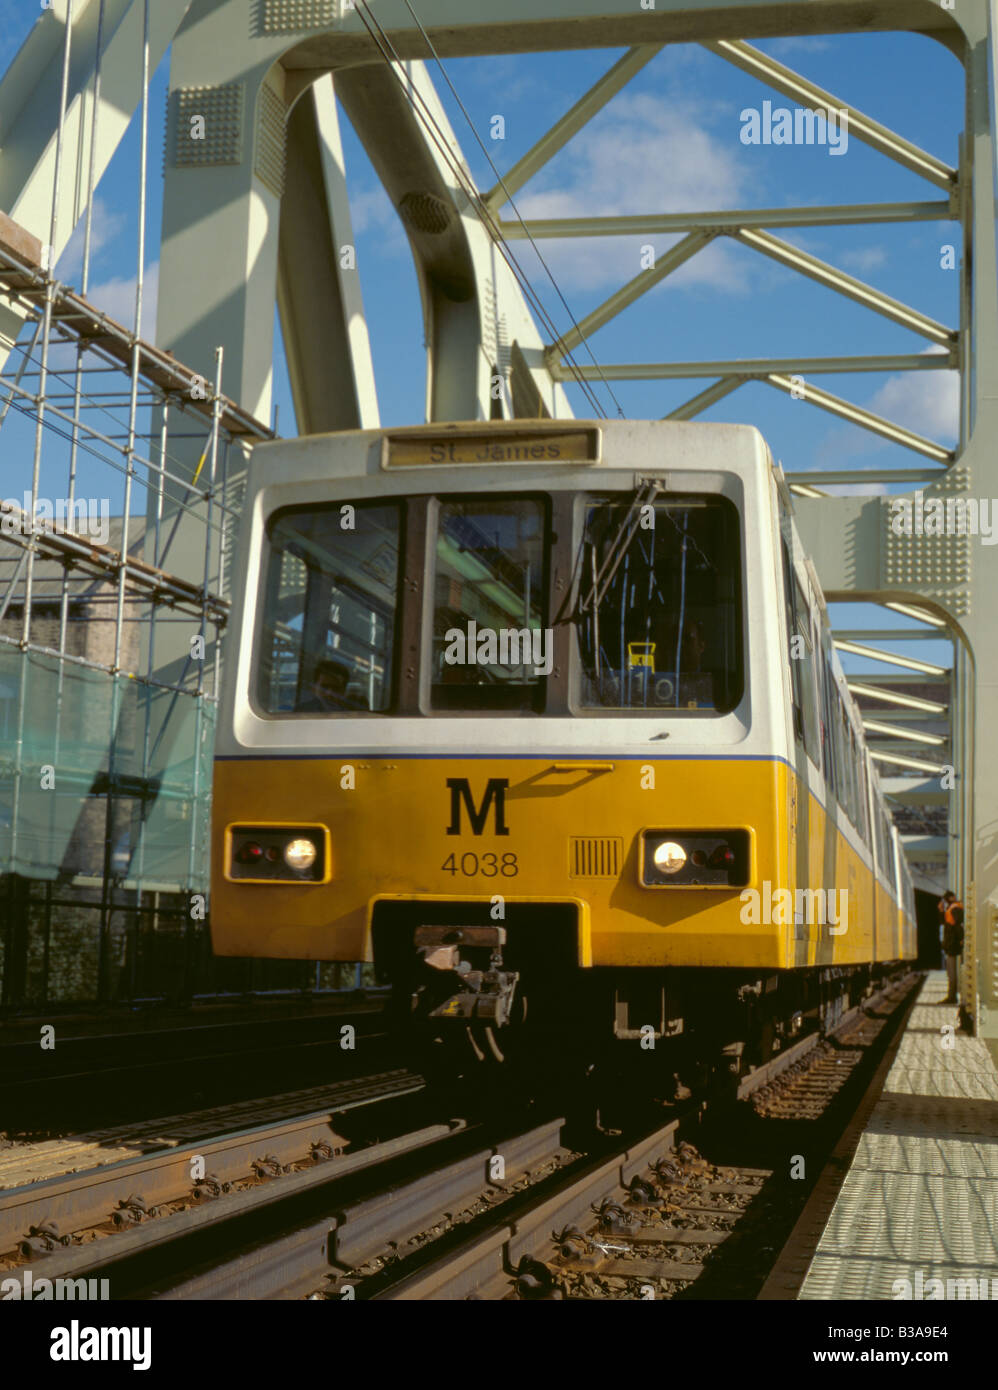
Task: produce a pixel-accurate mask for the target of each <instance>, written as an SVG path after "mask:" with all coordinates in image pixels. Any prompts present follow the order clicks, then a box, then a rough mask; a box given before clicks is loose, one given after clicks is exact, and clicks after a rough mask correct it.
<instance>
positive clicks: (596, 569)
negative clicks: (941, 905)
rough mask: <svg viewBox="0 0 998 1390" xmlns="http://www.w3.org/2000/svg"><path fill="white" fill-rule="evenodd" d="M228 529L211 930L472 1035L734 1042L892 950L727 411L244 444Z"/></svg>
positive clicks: (811, 662)
mask: <svg viewBox="0 0 998 1390" xmlns="http://www.w3.org/2000/svg"><path fill="white" fill-rule="evenodd" d="M240 544H241V549H240V555H239V564H238V572H239V573H240V574H241V575H243V576H244V580H245V587H244V592H243V594H242V595H241V596H240V597H239V598H238V599H237V601H236V604H235V607H234V611H233V615H232V622H231V625H230V631H229V635H228V638H227V647H226V649H225V653H224V656H225V659H224V679H223V698H222V708H221V714H220V723H219V733H218V738H217V745H216V761H215V769H214V803H213V805H214V811H213V884H212V895H211V914H210V915H211V931H212V940H213V946H214V950H215V952H216V953H217V954H221V955H240V956H260V957H290V958H306V959H315V960H348V961H353V960H371V959H373V960H374V961H375V963H376V966H377V968H378V970H379V972H380V973H381V975H382V977H383V978H387V979H390V980H391V982H392V984H393V986H394V1005H395V1008H396V1010H397V1011H398V1013H399V1015H400V1016H401V1017H403V1018H405V1019H406V1020H411V1019H413V1018H415V1019H420V1020H424V1021H426V1022H427V1026H430V1027H439V1028H440V1029H446V1028H448V1027H455V1028H456V1027H459V1026H461V1025H462V1024H463V1025H464V1027H465V1028H466V1029H469V1030H471V1031H472V1032H474V1033H475V1034H481V1035H482V1036H484V1037H486V1038H487V1039H488V1040H489V1042H490V1045H491V1046H492V1047H493V1049H494V1050H498V1051H500V1052H501V1051H502V1050H503V1047H504V1046H505V1044H504V1041H503V1040H504V1039H506V1038H511V1037H513V1036H515V1035H516V1034H517V1031H518V1030H525V1029H527V1030H529V1029H530V1028H533V1027H536V1026H538V1025H547V1026H551V1025H554V1026H555V1027H562V1026H567V1027H569V1028H571V1029H572V1030H573V1031H572V1032H571V1033H570V1034H567V1035H566V1036H569V1037H572V1038H582V1037H589V1038H599V1037H604V1038H617V1039H621V1040H631V1039H635V1040H636V1039H643V1040H649V1039H652V1038H654V1039H656V1040H659V1039H662V1040H665V1039H668V1047H671V1048H672V1049H674V1053H675V1056H676V1057H687V1058H689V1057H692V1056H693V1055H696V1056H698V1057H707V1056H712V1057H728V1058H730V1057H732V1056H735V1057H738V1056H741V1057H743V1058H744V1059H745V1060H756V1059H758V1058H760V1057H765V1056H766V1055H768V1053H769V1052H770V1051H771V1049H772V1048H773V1046H774V1045H778V1043H776V1039H777V1038H779V1036H780V1035H781V1034H787V1033H790V1032H792V1031H794V1030H795V1029H796V1028H797V1027H799V1026H800V1023H801V1020H802V1019H803V1018H805V1017H806V1016H807V1015H808V1014H812V1015H816V1016H818V1017H819V1018H820V1021H821V1022H823V1023H824V1024H826V1025H827V1024H828V1023H829V1022H830V1021H832V1019H833V1018H834V1017H835V1015H836V1014H837V1012H839V1011H841V1009H842V1008H843V1007H844V1006H846V1004H847V1003H848V1001H849V1000H850V999H855V998H857V997H858V995H859V993H860V992H861V991H862V990H863V989H865V988H867V987H868V985H869V982H870V980H871V979H872V978H873V976H874V974H876V973H877V971H878V970H880V969H882V968H883V967H885V966H886V965H887V964H889V963H890V962H896V961H898V960H899V959H902V958H904V957H906V956H912V955H913V954H914V939H915V930H914V921H913V911H912V895H911V889H910V883H909V880H908V876H907V871H906V869H905V866H904V864H903V861H902V858H901V856H900V854H899V849H898V844H897V837H896V834H895V833H894V832H893V828H892V826H891V824H890V821H889V819H888V816H887V812H886V809H885V806H884V803H883V799H882V797H881V795H880V792H879V790H878V787H877V784H876V777H875V774H874V771H873V765H872V763H871V761H870V759H869V755H868V753H867V751H866V748H865V744H864V740H863V733H862V724H861V721H860V719H859V717H858V714H857V711H856V710H855V707H854V706H853V703H852V701H851V698H850V696H849V693H848V690H847V688H846V685H845V681H844V679H843V677H842V673H841V671H840V669H839V666H838V663H837V660H836V658H835V656H834V652H833V649H832V645H831V642H830V638H829V633H828V624H827V621H826V619H825V615H824V605H823V601H822V599H821V595H820V591H819V590H818V588H817V585H816V582H815V581H814V580H813V571H812V569H811V567H810V565H809V564H808V563H807V561H806V558H805V557H804V556H803V554H802V553H801V550H800V546H799V542H798V539H797V536H796V531H795V529H794V526H793V521H792V513H791V506H790V499H789V495H788V493H787V492H786V489H785V487H784V486H783V485H782V479H781V477H780V475H779V474H778V472H777V471H775V470H774V469H773V466H772V460H771V458H770V455H769V452H768V450H767V448H766V445H765V443H764V442H763V440H762V439H761V437H760V436H759V434H758V433H757V432H756V431H755V430H753V429H751V428H749V427H740V426H739V427H735V426H721V425H706V424H678V423H676V424H673V423H641V422H624V421H620V422H612V423H611V422H600V423H599V424H590V423H586V422H576V421H567V422H557V421H529V422H526V421H509V422H498V423H490V424H485V423H478V424H467V425H465V424H461V425H443V426H426V427H419V428H414V429H407V430H398V431H364V432H356V433H347V434H337V435H326V436H315V437H310V438H306V439H300V440H293V441H284V442H275V443H273V444H267V445H263V446H260V447H259V448H257V449H256V450H255V451H254V455H253V459H252V464H251V470H250V476H249V486H248V493H247V499H246V506H245V509H244V517H243V527H242V534H241V542H240ZM521 1035H522V1034H521ZM647 1045H650V1044H649V1043H648V1042H647V1041H646V1046H647ZM658 1045H659V1049H660V1051H661V1050H666V1045H665V1044H664V1043H659V1044H658Z"/></svg>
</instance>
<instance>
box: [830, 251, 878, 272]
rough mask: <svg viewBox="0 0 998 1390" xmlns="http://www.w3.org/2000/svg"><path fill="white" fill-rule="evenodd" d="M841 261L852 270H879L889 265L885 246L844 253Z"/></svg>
mask: <svg viewBox="0 0 998 1390" xmlns="http://www.w3.org/2000/svg"><path fill="white" fill-rule="evenodd" d="M841 261H842V264H843V265H846V266H848V267H849V268H850V269H851V270H861V271H867V272H868V271H871V270H879V268H880V267H881V266H882V265H886V264H887V251H886V250H885V248H884V247H883V246H866V247H860V248H858V249H857V250H855V251H843V252H842V255H841Z"/></svg>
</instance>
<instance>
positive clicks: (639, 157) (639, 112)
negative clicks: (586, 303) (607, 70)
mask: <svg viewBox="0 0 998 1390" xmlns="http://www.w3.org/2000/svg"><path fill="white" fill-rule="evenodd" d="M704 109H705V108H703V107H701V106H698V105H696V104H695V103H691V102H690V101H687V100H678V99H666V98H661V97H655V96H651V95H648V94H645V93H640V94H637V93H636V94H634V95H630V96H622V97H618V98H617V99H616V100H615V101H614V102H613V104H612V106H611V107H608V108H607V109H606V110H605V111H603V112H601V113H600V115H599V116H597V117H596V118H595V119H594V120H593V121H592V122H591V123H590V125H589V126H587V127H586V129H585V131H583V132H582V133H580V135H579V136H577V137H576V138H575V139H574V140H572V141H571V142H570V143H569V144H568V145H567V146H566V148H565V150H564V151H563V152H561V153H559V155H558V156H557V157H556V159H555V161H554V163H553V165H552V167H551V168H550V169H548V170H546V171H544V173H542V174H541V176H540V180H539V182H540V181H543V182H544V183H546V185H547V186H546V187H538V188H536V189H534V190H533V191H524V192H522V193H521V194H520V195H519V196H518V197H517V199H516V203H517V207H518V209H519V212H520V215H521V216H522V217H523V218H524V219H527V218H552V217H582V216H592V215H593V214H594V213H597V212H598V213H599V214H601V215H602V216H609V217H614V216H628V215H633V214H637V213H655V212H689V211H691V210H693V211H699V210H704V209H714V208H726V207H738V206H739V205H740V204H741V202H742V201H743V195H744V194H745V192H746V191H747V189H748V186H749V171H748V169H747V168H746V167H745V166H744V165H743V164H742V163H741V162H740V160H739V158H738V153H737V151H738V149H739V148H740V147H739V146H737V145H736V144H735V143H734V142H730V143H729V144H727V145H726V144H724V143H723V142H722V141H720V140H718V139H717V138H716V137H715V136H714V135H713V134H712V133H711V132H710V130H709V129H708V128H707V125H706V123H705V121H704V120H703V119H702V117H703V111H704ZM503 216H504V217H510V216H511V212H510V210H509V209H508V208H507V209H506V210H504V212H503ZM674 241H675V238H674V237H628V238H613V239H612V240H610V239H603V238H600V239H591V238H586V239H579V240H575V239H573V240H571V241H560V242H554V241H545V242H544V243H542V245H541V249H542V252H543V254H544V257H545V259H546V260H548V261H549V263H550V264H551V266H552V269H553V270H554V272H555V274H556V275H557V277H558V279H559V281H561V282H562V284H563V285H564V286H565V287H567V288H571V289H598V288H602V287H604V286H612V285H621V284H623V283H625V282H626V281H627V280H628V279H630V278H631V277H632V276H633V275H636V274H637V273H638V271H639V269H640V264H639V251H640V247H641V246H642V244H645V243H650V244H651V245H653V246H655V248H656V252H657V253H661V251H662V250H664V249H665V248H666V247H668V246H670V245H672V244H673V243H674ZM517 250H518V254H519V247H518V248H517ZM524 259H525V260H526V257H524ZM744 279H745V276H744V272H743V271H741V270H738V271H736V270H735V267H734V264H733V262H732V258H731V248H730V247H729V246H728V245H726V244H725V243H723V242H715V243H714V244H713V245H712V246H710V247H708V248H707V250H706V251H703V252H701V253H700V254H699V255H697V256H696V257H694V258H693V260H691V261H689V262H687V263H686V265H684V266H683V267H682V269H681V270H679V271H677V272H675V274H674V276H669V277H668V279H667V281H666V282H665V283H666V284H675V286H676V287H677V288H681V287H684V286H685V287H688V286H691V285H702V284H709V285H711V286H712V287H716V288H718V289H721V290H724V291H725V292H730V291H731V290H733V289H739V288H744Z"/></svg>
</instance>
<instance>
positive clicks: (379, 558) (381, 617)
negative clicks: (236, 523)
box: [257, 502, 401, 715]
mask: <svg viewBox="0 0 998 1390" xmlns="http://www.w3.org/2000/svg"><path fill="white" fill-rule="evenodd" d="M268 533H269V539H270V556H269V562H268V570H267V582H266V599H265V604H264V618H263V626H262V632H261V646H260V653H259V662H258V670H257V693H258V698H259V702H260V705H261V707H262V709H263V710H264V712H265V713H267V714H311V715H333V714H350V713H352V714H364V713H368V714H375V713H377V714H381V713H385V712H387V711H388V710H389V709H390V708H391V705H392V692H393V663H394V649H395V627H396V621H395V619H396V610H397V606H398V588H399V548H400V546H399V541H400V533H401V507H400V506H399V505H398V504H395V503H392V504H390V505H384V506H382V505H374V506H372V505H368V504H358V505H353V504H351V503H339V502H338V503H336V505H335V506H329V507H321V508H315V509H305V508H297V507H296V508H293V509H290V508H289V509H287V510H285V511H282V512H277V513H276V514H275V515H274V517H273V518H272V519H271V521H270V525H269V527H268Z"/></svg>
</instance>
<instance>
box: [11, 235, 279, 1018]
mask: <svg viewBox="0 0 998 1390" xmlns="http://www.w3.org/2000/svg"><path fill="white" fill-rule="evenodd" d="M45 260H46V257H45V254H44V250H43V248H42V246H41V244H40V243H39V242H38V241H37V239H35V238H32V237H30V236H28V235H27V234H26V233H24V231H23V230H22V229H20V228H18V227H16V226H15V225H14V224H12V223H11V222H10V220H9V219H7V218H5V217H2V216H0V294H2V295H3V296H4V298H5V300H6V302H7V304H8V305H9V306H12V307H13V308H14V309H15V311H16V312H17V315H18V317H19V318H21V319H22V320H23V325H24V326H23V329H22V331H21V333H20V334H19V336H18V338H17V340H16V343H15V344H14V345H13V350H12V351H11V352H10V355H9V356H8V358H7V363H6V367H5V369H4V371H3V372H2V373H0V868H2V869H3V870H4V873H3V877H2V878H0V914H2V924H3V930H2V931H0V952H2V956H0V968H2V980H3V984H2V993H0V1003H2V1004H3V1005H4V1006H6V1007H13V1006H18V1005H23V1004H25V1003H31V1002H37V1003H42V1002H46V1003H48V1002H53V1001H58V1000H60V999H64V1000H67V1001H69V1000H81V999H88V1000H91V999H92V1000H97V1001H105V1000H111V999H117V998H135V997H138V996H140V995H143V994H148V993H150V992H155V990H156V989H157V988H159V989H160V990H161V991H164V990H165V992H166V993H167V994H173V995H175V996H177V997H180V996H183V995H188V996H189V995H190V994H192V993H193V992H195V991H196V990H197V988H198V987H201V988H203V987H204V986H205V983H206V968H207V964H208V961H209V959H210V957H209V953H208V952H207V951H206V949H205V948H204V945H203V943H201V942H200V941H199V940H198V937H199V936H200V935H201V924H203V921H204V916H205V914H204V912H203V911H198V905H199V901H200V903H201V904H203V903H204V902H205V900H206V896H207V889H208V853H207V845H208V817H209V800H210V788H211V753H212V742H213V730H214V724H215V707H216V701H217V689H218V672H219V637H220V634H221V631H222V629H223V627H224V624H225V619H226V614H227V611H228V601H227V599H226V598H225V596H224V594H225V590H226V588H227V576H226V574H225V568H226V565H227V563H228V558H229V553H230V547H229V538H230V534H231V531H232V526H233V521H234V516H235V510H236V507H237V505H238V502H237V498H236V494H235V491H234V489H233V486H232V485H231V484H230V474H232V472H233V469H232V463H233V460H234V459H237V460H238V464H239V469H238V470H236V472H237V473H238V472H241V468H242V465H243V462H244V459H243V453H244V449H243V446H244V445H245V444H246V443H247V442H249V441H251V440H253V439H260V438H267V437H270V431H269V430H267V429H266V427H265V426H263V425H261V424H260V423H259V422H258V421H256V420H254V419H253V418H252V417H251V416H249V415H247V414H246V412H244V411H242V410H240V409H239V407H238V406H237V405H236V404H235V403H234V402H232V401H230V400H227V399H226V398H225V397H224V396H223V394H222V391H221V377H222V353H221V351H219V352H218V354H217V370H216V376H215V380H214V382H211V383H208V382H205V381H204V380H203V378H201V377H200V376H199V375H198V374H197V373H195V372H192V371H191V370H189V369H188V368H185V367H184V366H183V365H182V364H180V363H178V362H177V361H175V360H174V359H173V358H172V357H171V355H170V354H168V353H164V352H161V351H159V350H158V349H156V348H154V347H153V346H152V345H150V344H149V343H146V342H143V341H142V340H141V339H140V338H139V337H138V336H137V335H136V333H135V332H134V331H130V330H129V329H127V328H126V327H124V326H123V325H122V324H120V323H117V322H116V321H115V320H114V319H112V318H111V317H110V316H108V315H107V314H105V313H102V312H101V311H100V310H98V309H97V308H95V307H94V306H93V305H92V304H90V303H88V301H87V299H86V296H85V293H79V294H78V293H76V292H75V291H73V290H72V289H70V288H68V287H67V286H65V285H62V284H60V283H59V282H58V281H57V280H56V279H55V277H54V275H53V273H52V271H51V269H50V268H48V267H47V266H46V265H45ZM86 270H87V265H86V256H85V259H84V285H85V283H86ZM140 316H141V282H139V283H138V284H137V288H136V324H137V323H138V322H139V320H140ZM18 417H20V419H21V420H24V421H27V422H29V428H28V430H27V432H26V436H27V437H26V438H23V439H22V440H18V438H17V437H16V430H15V429H14V428H12V427H13V426H15V425H16V422H17V420H18ZM24 434H25V432H24V431H22V435H24ZM178 440H183V441H184V444H183V445H181V446H180V450H183V449H185V448H186V453H184V452H181V451H180V450H178V447H177V444H178ZM191 440H193V441H195V445H194V450H195V451H196V454H197V462H196V464H195V466H194V468H193V472H192V471H191V468H190V457H191V456H192V449H191V446H190V444H189V443H188V441H191ZM20 445H26V446H27V447H22V448H19V446H20ZM28 449H30V475H29V481H28V486H27V487H26V488H25V489H23V491H22V492H21V494H20V496H19V497H10V496H5V493H6V492H7V491H8V487H9V485H10V484H12V483H13V481H14V479H15V477H20V478H23V476H24V474H23V471H22V472H20V473H19V467H20V468H21V469H22V470H23V468H24V467H25V465H26V463H27V458H26V455H27V451H28ZM84 478H86V479H88V480H89V481H87V482H85V483H83V484H82V485H81V480H83V479H84ZM90 494H95V495H90ZM112 506H113V507H114V512H115V514H114V515H112V514H111V513H112ZM192 575H196V576H197V578H192V577H190V576H192ZM192 904H193V905H194V908H193V911H194V915H193V916H192ZM169 939H173V941H174V942H175V943H176V942H178V941H179V942H180V943H181V949H180V950H179V952H178V951H177V950H176V949H174V950H173V952H172V954H173V955H174V956H176V957H177V958H178V960H179V962H180V964H179V966H178V965H176V964H175V965H174V966H171V967H168V968H166V970H165V973H164V969H163V963H162V962H161V966H160V968H152V960H153V958H154V957H156V956H159V955H162V954H163V950H164V947H163V941H164V940H169ZM144 943H151V944H149V945H148V949H143V945H144ZM207 973H210V972H207ZM230 973H231V972H230ZM237 973H238V972H237ZM244 974H245V972H244ZM157 980H158V981H159V984H158V986H157V985H156V983H155V982H156V981H157Z"/></svg>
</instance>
